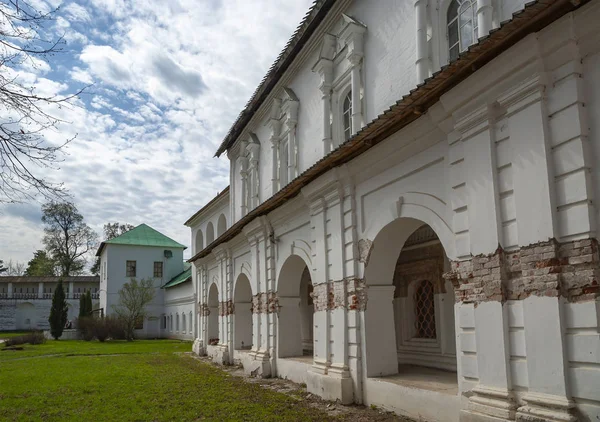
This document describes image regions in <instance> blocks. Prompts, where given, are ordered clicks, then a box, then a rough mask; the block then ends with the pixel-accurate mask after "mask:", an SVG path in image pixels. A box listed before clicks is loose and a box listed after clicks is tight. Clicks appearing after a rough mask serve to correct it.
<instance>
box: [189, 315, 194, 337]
mask: <svg viewBox="0 0 600 422" xmlns="http://www.w3.org/2000/svg"><path fill="white" fill-rule="evenodd" d="M192 323H193V319H192V311H190V329H189V330H188V331H189V333H190V334H192V330H193V329H194V327H193V325H192Z"/></svg>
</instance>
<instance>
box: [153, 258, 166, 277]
mask: <svg viewBox="0 0 600 422" xmlns="http://www.w3.org/2000/svg"><path fill="white" fill-rule="evenodd" d="M157 264H159V268H160V271H157V266H156V265H157ZM163 267H164V266H163V262H162V261H154V265H153V268H152V274H154V278H163ZM157 274H159V275H157Z"/></svg>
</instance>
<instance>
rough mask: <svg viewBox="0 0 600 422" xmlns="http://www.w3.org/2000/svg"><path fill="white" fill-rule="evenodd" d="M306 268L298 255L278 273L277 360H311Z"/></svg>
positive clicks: (309, 291) (310, 303) (309, 286)
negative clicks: (301, 357) (306, 358)
mask: <svg viewBox="0 0 600 422" xmlns="http://www.w3.org/2000/svg"><path fill="white" fill-rule="evenodd" d="M312 291H313V285H312V279H311V276H310V271H309V269H308V266H307V265H306V263H305V262H304V260H303V259H302V258H300V257H299V256H298V255H292V256H290V257H289V258H288V259H287V260H286V261H285V263H284V264H283V267H282V268H281V271H280V273H279V278H278V283H277V296H278V299H279V313H278V317H279V320H278V322H279V324H278V327H279V329H278V331H279V335H278V356H279V357H280V358H285V357H299V356H311V357H314V355H313V354H314V346H313V339H314V336H313V333H314V328H313V326H314V323H313V315H314V306H313V300H312Z"/></svg>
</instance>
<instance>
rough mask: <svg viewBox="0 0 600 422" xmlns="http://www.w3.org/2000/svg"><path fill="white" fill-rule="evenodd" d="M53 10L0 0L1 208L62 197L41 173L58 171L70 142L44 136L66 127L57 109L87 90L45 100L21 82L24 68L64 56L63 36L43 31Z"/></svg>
mask: <svg viewBox="0 0 600 422" xmlns="http://www.w3.org/2000/svg"><path fill="white" fill-rule="evenodd" d="M57 10H58V9H53V10H50V11H48V12H42V11H39V10H37V9H36V8H35V7H34V3H33V2H31V3H30V2H29V1H27V0H0V203H3V202H4V203H6V202H23V201H25V200H28V199H33V198H34V197H36V196H38V195H41V196H42V197H44V198H46V199H47V200H51V199H59V198H64V197H65V195H66V191H65V188H64V186H63V184H62V183H53V182H51V181H49V180H47V179H45V178H44V176H43V175H41V174H40V172H43V169H44V168H56V165H57V163H59V162H60V161H62V154H63V147H64V146H65V145H66V144H67V143H69V142H70V141H71V140H72V138H71V139H65V140H64V141H63V142H62V143H59V144H53V143H50V142H49V141H48V140H47V139H46V138H45V136H44V134H45V133H47V131H48V130H53V129H56V128H57V126H58V124H59V123H62V122H64V120H62V119H61V118H59V117H57V116H56V111H57V109H60V108H62V107H71V106H73V105H74V101H73V100H75V99H76V98H77V96H78V95H79V94H81V92H82V91H83V89H85V88H83V89H81V90H78V91H77V92H75V93H72V94H68V95H50V96H48V95H42V94H39V93H38V92H37V91H36V88H35V86H28V85H26V84H25V83H24V82H22V79H20V69H22V68H23V66H25V65H27V66H30V67H37V66H39V65H40V63H43V62H45V61H46V60H47V59H48V57H49V56H51V55H53V54H55V53H58V52H61V51H62V46H63V45H64V39H63V37H50V38H49V37H48V33H49V31H47V30H46V28H45V26H46V25H47V24H48V22H50V21H52V19H53V17H54V16H55V14H56V12H57ZM52 38H54V39H52Z"/></svg>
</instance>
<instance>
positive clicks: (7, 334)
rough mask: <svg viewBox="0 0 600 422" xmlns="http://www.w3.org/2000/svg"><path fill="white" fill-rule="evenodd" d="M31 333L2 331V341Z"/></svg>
mask: <svg viewBox="0 0 600 422" xmlns="http://www.w3.org/2000/svg"><path fill="white" fill-rule="evenodd" d="M30 332H31V331H0V340H5V339H7V338H12V337H19V336H22V335H25V334H29V333H30Z"/></svg>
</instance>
